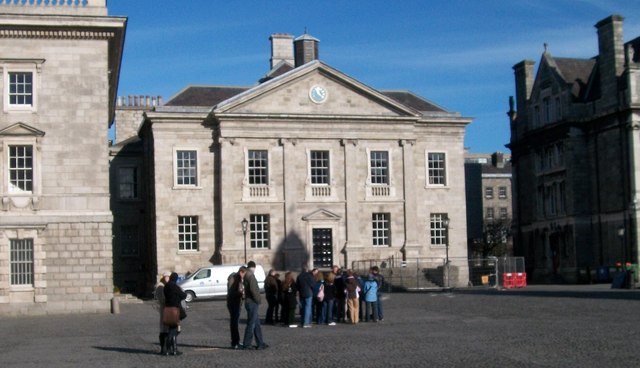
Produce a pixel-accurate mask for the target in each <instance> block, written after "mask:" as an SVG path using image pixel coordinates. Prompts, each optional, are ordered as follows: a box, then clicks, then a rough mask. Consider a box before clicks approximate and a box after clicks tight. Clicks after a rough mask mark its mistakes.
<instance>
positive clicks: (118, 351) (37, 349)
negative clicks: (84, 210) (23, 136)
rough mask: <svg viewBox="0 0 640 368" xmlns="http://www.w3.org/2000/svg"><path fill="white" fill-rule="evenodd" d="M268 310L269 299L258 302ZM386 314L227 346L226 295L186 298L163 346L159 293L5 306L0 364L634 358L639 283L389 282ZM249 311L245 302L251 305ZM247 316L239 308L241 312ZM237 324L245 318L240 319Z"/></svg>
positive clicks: (629, 361) (624, 361)
mask: <svg viewBox="0 0 640 368" xmlns="http://www.w3.org/2000/svg"><path fill="white" fill-rule="evenodd" d="M261 309H262V312H261V315H262V316H264V311H265V309H266V306H265V305H263V306H262V308H261ZM384 311H385V319H384V321H383V322H381V323H360V324H359V325H357V326H351V325H346V324H338V325H337V326H316V325H314V326H313V327H312V328H310V329H302V328H295V329H294V328H285V327H280V326H263V334H264V336H265V340H266V342H267V343H268V344H269V345H270V348H269V349H267V350H264V351H236V350H231V349H229V348H228V345H229V341H230V338H229V330H228V319H227V311H226V306H225V302H224V300H221V299H218V300H208V301H197V302H194V303H191V304H190V309H189V316H188V318H187V319H186V320H185V321H184V324H183V332H182V334H181V335H180V339H179V341H180V345H181V347H182V351H183V352H184V354H183V355H182V356H178V357H172V356H170V357H162V356H159V355H158V354H157V353H158V351H159V345H158V341H157V336H158V331H157V329H158V326H157V325H158V317H157V311H156V310H155V309H154V305H153V303H152V302H145V303H143V304H121V305H120V314H115V315H113V314H105V315H66V316H38V317H19V318H16V317H11V318H6V317H3V318H0V326H2V330H3V331H4V333H5V335H4V337H5V338H4V339H2V343H0V366H2V367H152V366H153V367H165V366H166V367H169V366H171V367H214V366H215V367H279V368H281V367H341V366H353V367H636V366H638V364H640V355H639V352H640V332H639V327H640V291H638V290H633V291H632V290H611V289H609V287H608V286H607V285H595V286H529V287H527V288H525V289H518V290H504V291H497V290H456V291H453V292H451V293H446V292H432V293H430V292H425V293H393V294H387V295H386V300H384ZM243 318H244V313H243ZM243 322H244V320H241V323H243ZM240 332H241V334H242V333H243V332H244V326H243V325H241V331H240Z"/></svg>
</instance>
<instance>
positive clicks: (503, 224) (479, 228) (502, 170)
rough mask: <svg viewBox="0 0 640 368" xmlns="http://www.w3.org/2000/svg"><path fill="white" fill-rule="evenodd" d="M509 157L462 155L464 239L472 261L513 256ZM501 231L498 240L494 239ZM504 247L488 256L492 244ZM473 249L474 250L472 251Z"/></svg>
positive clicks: (500, 155)
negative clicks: (465, 199) (464, 202)
mask: <svg viewBox="0 0 640 368" xmlns="http://www.w3.org/2000/svg"><path fill="white" fill-rule="evenodd" d="M511 181H512V175H511V155H509V154H504V153H502V152H494V153H492V154H483V153H466V154H465V190H466V198H467V238H468V243H469V256H470V257H474V258H481V257H486V256H488V255H491V256H511V255H513V238H512V236H511V223H512V219H513V210H512V204H511V203H512V190H511V187H512V183H511ZM500 232H504V234H502V235H503V236H501V237H500V239H499V240H498V239H497V238H493V239H492V237H495V236H496V235H499V233H500ZM499 244H504V247H501V246H499V247H497V249H495V250H494V251H491V252H490V253H487V252H488V251H489V250H490V248H492V246H493V245H499ZM474 250H475V251H474Z"/></svg>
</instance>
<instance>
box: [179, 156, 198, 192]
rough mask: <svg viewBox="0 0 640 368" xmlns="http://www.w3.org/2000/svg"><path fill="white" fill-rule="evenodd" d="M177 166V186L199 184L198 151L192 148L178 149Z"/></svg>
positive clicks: (194, 185)
mask: <svg viewBox="0 0 640 368" xmlns="http://www.w3.org/2000/svg"><path fill="white" fill-rule="evenodd" d="M175 168H176V173H175V177H176V182H175V185H176V186H178V187H197V186H198V151H196V150H192V149H176V150H175Z"/></svg>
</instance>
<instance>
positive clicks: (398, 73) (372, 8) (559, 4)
mask: <svg viewBox="0 0 640 368" xmlns="http://www.w3.org/2000/svg"><path fill="white" fill-rule="evenodd" d="M108 8H109V15H119V16H127V17H128V18H129V20H128V25H127V35H126V40H125V49H124V57H123V60H122V70H121V74H120V85H119V91H118V94H119V95H122V96H125V95H153V96H158V95H159V96H162V97H163V99H164V100H165V101H166V100H167V99H168V98H169V97H171V96H173V95H174V94H175V93H177V92H178V91H180V90H181V89H182V88H184V87H185V86H187V85H192V84H198V85H225V86H226V85H229V86H251V85H254V84H255V83H256V82H257V80H258V79H260V78H261V77H262V76H264V75H265V74H266V73H267V72H268V70H269V58H270V56H271V46H270V43H269V36H270V35H271V34H273V33H288V34H291V35H293V36H296V37H297V36H299V35H301V34H303V33H304V32H305V29H306V30H307V32H308V33H309V34H310V35H312V36H314V37H316V38H318V39H319V40H320V51H319V54H320V59H321V60H322V61H323V62H325V63H326V64H328V65H330V66H332V67H334V68H336V69H338V70H340V71H341V72H343V73H345V74H347V75H349V76H351V77H353V78H355V79H357V80H359V81H360V82H362V83H364V84H366V85H368V86H370V87H372V88H376V89H401V90H409V91H412V92H414V93H416V94H418V95H420V96H422V97H424V98H426V99H428V100H430V101H432V102H434V103H436V104H438V105H440V106H442V107H444V108H445V109H447V110H449V111H456V112H460V113H461V114H462V115H463V116H468V117H473V118H474V121H473V122H472V123H471V124H470V125H469V126H468V127H467V130H466V137H465V146H466V147H468V148H469V149H470V151H471V152H493V151H497V150H499V151H505V152H508V150H507V149H506V148H505V147H504V145H505V144H506V143H508V141H509V122H508V119H507V115H506V111H507V110H508V99H509V96H511V95H514V94H515V88H514V79H513V69H512V67H513V65H515V64H516V63H518V62H519V61H521V60H524V59H530V60H534V61H535V62H536V66H537V63H538V61H539V59H540V56H541V55H542V52H543V50H544V48H543V44H544V43H545V42H546V43H548V44H549V51H550V52H551V54H552V55H553V56H556V57H576V58H590V57H593V56H595V55H596V54H597V47H598V44H597V34H596V29H595V28H594V25H595V24H596V23H597V22H598V21H600V20H601V19H603V18H605V17H607V16H609V15H611V14H619V15H622V16H623V17H625V22H624V40H625V42H626V41H629V40H631V39H634V38H636V37H640V1H637V0H573V1H570V0H540V1H536V0H527V1H509V0H504V1H498V0H476V1H474V0H467V1H462V0H448V1H435V0H434V1H427V0H424V1H419V0H398V1H390V0H386V1H385V0H362V1H361V0H326V1H321V0H316V1H306V0H298V1H295V0H282V1H278V0H260V1H259V0H255V1H247V0H244V1H243V0H171V1H170V0H135V1H134V0H109V1H108Z"/></svg>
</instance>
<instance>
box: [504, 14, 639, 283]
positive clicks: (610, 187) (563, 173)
mask: <svg viewBox="0 0 640 368" xmlns="http://www.w3.org/2000/svg"><path fill="white" fill-rule="evenodd" d="M622 24H623V18H622V17H621V16H618V15H614V16H610V17H608V18H606V19H603V20H602V21H600V22H598V23H597V24H596V26H595V27H596V29H597V33H598V50H599V51H598V55H596V56H595V57H593V58H589V59H576V58H559V57H554V56H552V55H551V53H550V52H549V50H548V49H547V46H546V45H545V51H544V53H543V54H542V57H541V59H540V62H539V66H538V70H537V73H536V74H534V62H533V61H530V60H524V61H522V62H520V63H518V64H516V65H515V66H514V71H515V82H516V99H515V107H517V111H516V110H515V109H514V106H513V102H512V103H511V105H512V106H511V110H510V112H509V116H510V118H511V119H510V120H511V142H510V143H509V148H510V149H511V151H512V165H513V180H514V181H513V185H514V244H515V245H514V247H515V254H516V255H520V256H524V257H525V258H526V265H527V268H528V274H529V276H530V277H532V278H533V279H534V280H547V281H551V280H553V281H558V280H564V281H569V282H576V281H589V280H592V281H593V280H594V278H595V273H596V270H597V269H601V270H602V269H604V270H608V268H609V267H611V266H615V264H616V263H626V262H631V263H636V264H637V263H638V221H637V218H638V210H640V207H639V206H638V198H639V196H638V192H639V190H640V180H639V179H640V135H639V134H640V130H639V129H638V127H639V126H640V87H639V86H640V38H636V39H634V40H632V41H629V42H627V43H624V41H623V34H622Z"/></svg>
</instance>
